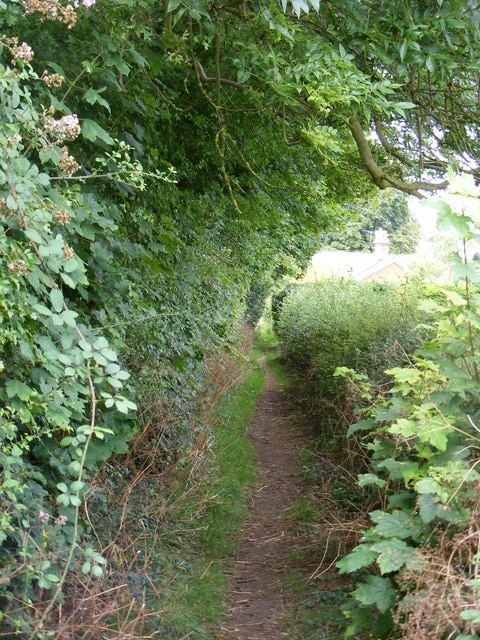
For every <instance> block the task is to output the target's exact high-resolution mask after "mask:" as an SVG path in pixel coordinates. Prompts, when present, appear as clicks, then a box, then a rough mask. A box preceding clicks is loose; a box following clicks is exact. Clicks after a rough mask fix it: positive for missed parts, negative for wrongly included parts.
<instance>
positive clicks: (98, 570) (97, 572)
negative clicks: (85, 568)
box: [92, 564, 103, 578]
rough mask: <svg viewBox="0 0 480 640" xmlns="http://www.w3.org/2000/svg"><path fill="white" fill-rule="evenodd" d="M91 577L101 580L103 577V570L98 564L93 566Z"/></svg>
mask: <svg viewBox="0 0 480 640" xmlns="http://www.w3.org/2000/svg"><path fill="white" fill-rule="evenodd" d="M92 575H94V576H95V577H96V578H101V577H102V576H103V569H102V567H101V566H100V565H99V564H94V565H93V566H92Z"/></svg>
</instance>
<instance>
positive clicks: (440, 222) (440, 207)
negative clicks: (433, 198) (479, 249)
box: [434, 200, 472, 236]
mask: <svg viewBox="0 0 480 640" xmlns="http://www.w3.org/2000/svg"><path fill="white" fill-rule="evenodd" d="M434 207H435V209H436V210H437V227H438V229H439V231H452V230H454V231H457V232H458V233H459V234H460V235H461V236H464V235H466V234H467V233H468V232H469V231H470V225H471V222H472V220H471V218H469V217H468V216H465V215H460V214H458V213H455V212H454V211H453V209H452V207H451V206H450V205H449V204H447V203H446V202H443V201H442V200H440V201H438V202H435V203H434Z"/></svg>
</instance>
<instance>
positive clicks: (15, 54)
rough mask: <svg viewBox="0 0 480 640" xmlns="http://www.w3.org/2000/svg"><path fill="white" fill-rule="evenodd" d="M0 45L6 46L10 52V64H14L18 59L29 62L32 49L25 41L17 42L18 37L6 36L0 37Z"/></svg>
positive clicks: (31, 56)
mask: <svg viewBox="0 0 480 640" xmlns="http://www.w3.org/2000/svg"><path fill="white" fill-rule="evenodd" d="M0 46H1V47H7V48H8V50H9V51H10V53H11V54H12V64H15V63H16V62H17V61H18V60H21V61H22V62H27V63H28V62H31V61H32V58H33V55H34V53H33V49H32V47H30V46H29V45H28V44H27V43H26V42H22V43H21V44H18V38H15V37H13V38H8V37H7V36H2V37H0Z"/></svg>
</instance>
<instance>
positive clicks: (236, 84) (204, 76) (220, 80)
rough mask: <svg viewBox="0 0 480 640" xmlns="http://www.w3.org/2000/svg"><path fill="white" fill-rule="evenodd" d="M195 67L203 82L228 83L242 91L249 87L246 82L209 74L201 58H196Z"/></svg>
mask: <svg viewBox="0 0 480 640" xmlns="http://www.w3.org/2000/svg"><path fill="white" fill-rule="evenodd" d="M194 63H195V67H196V68H197V72H198V77H199V78H200V82H201V83H202V84H218V83H220V84H226V85H227V86H229V87H233V88H234V89H239V90H240V91H246V90H247V89H248V87H247V85H246V84H240V83H239V82H235V80H230V79H229V78H211V77H210V76H207V74H206V73H205V71H204V69H203V67H202V64H201V62H200V61H199V60H194Z"/></svg>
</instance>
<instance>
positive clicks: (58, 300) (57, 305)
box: [50, 289, 64, 313]
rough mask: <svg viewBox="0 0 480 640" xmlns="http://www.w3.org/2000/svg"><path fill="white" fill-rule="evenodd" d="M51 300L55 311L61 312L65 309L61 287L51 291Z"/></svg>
mask: <svg viewBox="0 0 480 640" xmlns="http://www.w3.org/2000/svg"><path fill="white" fill-rule="evenodd" d="M50 302H51V303H52V307H53V309H54V311H56V312H57V313H60V312H61V311H62V310H63V303H64V300H63V293H62V292H61V291H60V289H52V290H51V291H50Z"/></svg>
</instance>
